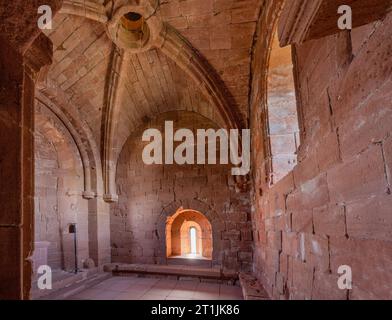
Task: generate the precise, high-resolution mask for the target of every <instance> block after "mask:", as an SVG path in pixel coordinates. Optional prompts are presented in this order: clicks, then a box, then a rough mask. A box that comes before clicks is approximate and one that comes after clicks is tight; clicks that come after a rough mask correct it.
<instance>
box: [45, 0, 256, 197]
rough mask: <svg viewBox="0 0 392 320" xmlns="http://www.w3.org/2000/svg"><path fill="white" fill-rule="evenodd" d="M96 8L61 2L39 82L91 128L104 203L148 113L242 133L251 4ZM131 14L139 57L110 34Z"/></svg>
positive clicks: (147, 2) (250, 0) (120, 3)
mask: <svg viewBox="0 0 392 320" xmlns="http://www.w3.org/2000/svg"><path fill="white" fill-rule="evenodd" d="M102 2H103V1H92V0H91V1H79V0H77V1H64V3H63V7H62V10H61V11H60V13H59V14H57V15H56V17H55V19H54V21H53V26H54V28H53V30H51V31H49V32H47V35H48V36H49V37H50V39H51V40H52V41H53V44H54V49H55V52H54V63H53V65H52V66H51V67H50V69H49V70H48V80H47V82H48V83H51V85H52V86H53V87H57V88H58V89H57V90H61V91H62V92H63V93H64V97H65V99H66V101H65V104H67V105H72V106H73V108H75V109H77V113H78V114H79V116H80V117H82V119H83V121H84V122H85V123H86V124H87V125H88V127H89V130H91V132H92V134H93V137H94V139H95V143H96V144H97V145H98V146H100V149H101V157H102V173H103V178H104V194H105V199H106V200H107V201H115V200H116V198H117V197H116V192H115V170H116V164H117V158H118V155H119V153H120V152H121V149H122V147H123V145H124V143H125V141H126V140H127V138H128V136H129V134H130V133H131V132H132V131H133V130H134V129H135V128H137V127H139V126H140V125H141V124H143V123H144V122H146V121H148V120H149V119H151V118H153V117H154V116H155V115H157V114H161V113H163V112H167V111H174V110H187V111H194V112H197V113H199V114H201V115H203V116H204V117H206V118H209V119H211V120H212V121H214V122H216V123H218V124H219V126H221V127H224V128H243V127H247V117H248V110H247V109H248V95H249V89H248V88H249V86H248V83H249V77H250V71H249V70H250V56H251V55H250V51H251V46H252V42H253V35H254V31H255V20H256V19H257V14H255V12H256V13H257V12H258V6H259V5H258V2H259V1H256V0H247V1H240V2H238V1H231V0H227V1H225V2H224V3H223V2H221V1H210V0H207V1H203V3H200V4H198V3H195V2H194V1H191V0H186V1H165V2H164V3H161V4H159V1H155V0H142V1H134V0H128V1H127V0H116V1H104V3H102ZM249 5H252V6H253V7H252V10H249ZM129 10H131V11H135V12H140V13H141V14H144V16H146V17H145V20H146V25H148V27H149V28H150V29H151V30H150V33H151V39H150V42H149V44H148V46H147V47H146V48H143V49H141V50H140V51H139V52H138V51H135V50H127V49H126V48H123V46H122V45H121V44H120V43H118V41H117V40H116V39H115V38H113V37H116V33H113V32H112V31H111V30H114V29H115V26H116V23H117V21H120V20H119V18H120V17H121V16H122V14H123V13H124V12H126V11H129ZM138 10H139V11H138ZM116 19H117V20H116ZM181 21H182V23H181ZM173 25H174V26H175V27H176V28H175V27H173ZM113 28H114V29H113ZM196 34H197V35H198V36H197V37H196V36H195V35H196ZM240 88H241V89H240Z"/></svg>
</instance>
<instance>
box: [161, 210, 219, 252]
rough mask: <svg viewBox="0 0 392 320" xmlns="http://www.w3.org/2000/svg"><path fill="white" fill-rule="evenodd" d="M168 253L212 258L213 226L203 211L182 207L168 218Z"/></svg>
mask: <svg viewBox="0 0 392 320" xmlns="http://www.w3.org/2000/svg"><path fill="white" fill-rule="evenodd" d="M166 255H167V257H168V258H185V259H203V260H205V259H207V260H212V228H211V224H210V222H209V221H208V219H207V218H206V217H205V216H204V215H203V214H202V213H201V212H198V211H194V210H183V209H180V210H178V211H177V212H176V213H175V214H174V215H173V216H171V217H169V218H168V219H167V222H166Z"/></svg>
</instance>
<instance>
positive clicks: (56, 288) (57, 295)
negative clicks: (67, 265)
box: [32, 268, 110, 300]
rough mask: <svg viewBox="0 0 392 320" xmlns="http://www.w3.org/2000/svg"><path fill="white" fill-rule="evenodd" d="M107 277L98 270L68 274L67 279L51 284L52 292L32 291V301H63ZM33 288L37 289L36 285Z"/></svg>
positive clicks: (107, 276)
mask: <svg viewBox="0 0 392 320" xmlns="http://www.w3.org/2000/svg"><path fill="white" fill-rule="evenodd" d="M109 277H110V275H108V274H107V273H103V272H99V269H98V268H95V269H89V270H83V271H80V272H79V273H77V274H68V277H65V278H63V279H61V278H60V279H57V280H56V279H55V280H54V281H53V284H52V290H39V289H34V290H33V292H32V298H33V299H34V300H57V299H65V298H66V297H69V296H71V295H74V294H76V293H78V292H79V291H82V290H85V289H87V288H89V287H91V286H94V285H95V284H98V283H100V282H101V281H103V280H105V279H107V278H109ZM35 288H37V286H36V284H35Z"/></svg>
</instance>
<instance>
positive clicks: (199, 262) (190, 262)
mask: <svg viewBox="0 0 392 320" xmlns="http://www.w3.org/2000/svg"><path fill="white" fill-rule="evenodd" d="M167 264H168V265H176V266H178V265H180V266H192V267H202V268H212V261H211V260H203V259H185V258H169V259H167Z"/></svg>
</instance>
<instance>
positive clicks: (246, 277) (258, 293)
mask: <svg viewBox="0 0 392 320" xmlns="http://www.w3.org/2000/svg"><path fill="white" fill-rule="evenodd" d="M239 279H240V285H241V288H242V293H243V295H244V299H245V300H271V299H270V297H269V296H268V293H267V292H266V291H265V289H264V288H263V286H262V285H261V284H260V282H259V281H258V280H257V278H255V277H254V276H252V275H250V274H247V273H240V275H239Z"/></svg>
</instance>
